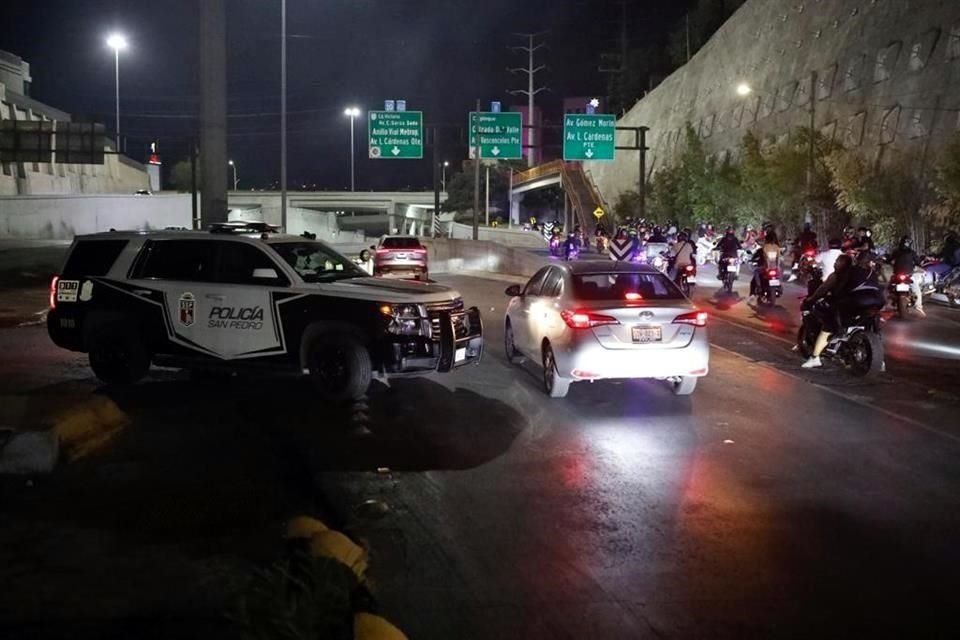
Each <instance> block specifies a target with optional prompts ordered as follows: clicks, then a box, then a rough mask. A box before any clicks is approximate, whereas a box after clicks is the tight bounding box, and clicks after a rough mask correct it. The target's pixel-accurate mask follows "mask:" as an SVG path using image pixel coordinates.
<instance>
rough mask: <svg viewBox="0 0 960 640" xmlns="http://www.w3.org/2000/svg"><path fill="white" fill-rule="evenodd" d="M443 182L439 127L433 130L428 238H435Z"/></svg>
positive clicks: (438, 221) (438, 223)
mask: <svg viewBox="0 0 960 640" xmlns="http://www.w3.org/2000/svg"><path fill="white" fill-rule="evenodd" d="M442 182H445V181H444V180H443V178H442V176H441V175H440V127H434V128H433V219H432V220H431V221H430V237H431V238H436V237H437V230H438V228H439V226H440V188H441V186H443V187H444V189H443V190H444V191H446V188H445V186H446V185H442V184H441V183H442Z"/></svg>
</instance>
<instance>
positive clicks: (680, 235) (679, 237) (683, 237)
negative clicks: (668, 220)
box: [677, 231, 690, 242]
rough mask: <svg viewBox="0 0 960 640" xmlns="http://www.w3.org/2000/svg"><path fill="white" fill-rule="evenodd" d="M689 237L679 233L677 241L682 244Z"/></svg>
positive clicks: (682, 232) (684, 233)
mask: <svg viewBox="0 0 960 640" xmlns="http://www.w3.org/2000/svg"><path fill="white" fill-rule="evenodd" d="M689 237H690V236H688V235H687V234H686V232H684V231H681V232H680V233H678V234H677V241H678V242H684V241H686V239H687V238H689Z"/></svg>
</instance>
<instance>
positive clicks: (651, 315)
mask: <svg viewBox="0 0 960 640" xmlns="http://www.w3.org/2000/svg"><path fill="white" fill-rule="evenodd" d="M506 294H507V295H508V296H511V300H510V304H509V305H508V306H507V311H506V317H505V318H504V346H505V348H506V354H507V359H508V360H509V361H510V362H522V360H523V358H524V357H529V358H531V359H532V360H533V361H534V362H540V363H541V365H542V366H543V386H544V390H545V391H546V392H547V394H548V395H549V396H550V397H551V398H562V397H564V396H566V395H567V391H568V390H569V388H570V383H572V382H578V381H581V380H604V379H624V378H656V379H661V380H666V381H668V382H669V384H670V386H671V388H672V389H673V392H674V393H676V394H677V395H689V394H690V393H692V392H693V390H694V389H695V388H696V386H697V380H698V379H699V378H701V377H702V376H705V375H707V372H708V370H709V367H710V364H709V363H710V345H709V343H708V341H707V328H706V323H707V313H706V312H705V311H701V310H699V309H697V308H696V306H694V304H693V303H692V302H690V300H688V299H687V298H686V297H684V295H683V293H681V292H680V290H679V289H678V288H677V287H676V285H674V284H673V282H671V281H670V280H669V278H667V277H666V276H664V275H663V274H662V273H660V272H659V271H658V270H656V269H654V268H653V267H651V266H648V265H643V264H632V263H629V262H607V261H580V262H571V263H564V264H555V265H550V266H546V267H543V268H542V269H540V270H539V271H537V273H536V274H534V276H533V277H532V278H531V279H530V280H529V281H528V282H527V284H526V285H524V286H523V287H521V286H520V285H514V286H512V287H509V288H508V289H507V291H506Z"/></svg>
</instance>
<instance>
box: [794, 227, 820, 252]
mask: <svg viewBox="0 0 960 640" xmlns="http://www.w3.org/2000/svg"><path fill="white" fill-rule="evenodd" d="M797 248H798V249H800V252H801V253H803V252H805V251H811V250H812V251H816V250H817V248H818V245H817V232H816V231H814V230H813V229H811V228H810V223H809V222H804V223H803V231H801V232H800V235H798V236H797Z"/></svg>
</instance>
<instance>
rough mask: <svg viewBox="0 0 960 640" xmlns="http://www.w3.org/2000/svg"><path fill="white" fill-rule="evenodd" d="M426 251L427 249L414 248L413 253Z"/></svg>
mask: <svg viewBox="0 0 960 640" xmlns="http://www.w3.org/2000/svg"><path fill="white" fill-rule="evenodd" d="M426 252H427V250H426V249H414V250H413V253H426Z"/></svg>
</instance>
